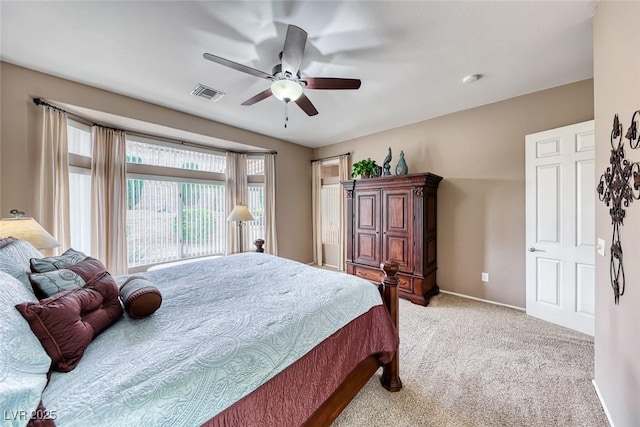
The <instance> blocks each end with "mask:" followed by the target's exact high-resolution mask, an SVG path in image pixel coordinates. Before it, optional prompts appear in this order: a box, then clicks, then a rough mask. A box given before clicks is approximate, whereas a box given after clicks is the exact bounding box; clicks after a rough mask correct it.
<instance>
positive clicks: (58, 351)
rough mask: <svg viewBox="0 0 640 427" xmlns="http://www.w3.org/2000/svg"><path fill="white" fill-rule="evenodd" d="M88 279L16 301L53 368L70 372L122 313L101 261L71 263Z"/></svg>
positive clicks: (110, 279)
mask: <svg viewBox="0 0 640 427" xmlns="http://www.w3.org/2000/svg"><path fill="white" fill-rule="evenodd" d="M72 268H73V271H74V272H75V273H77V274H78V275H79V276H81V277H82V278H83V279H84V280H85V282H86V283H87V284H86V285H85V286H84V287H82V288H80V289H73V290H69V291H65V292H61V293H59V294H56V295H54V296H52V297H49V298H46V299H43V300H41V301H38V302H25V303H22V304H18V305H16V308H17V309H18V311H20V313H21V314H22V316H23V317H24V318H25V319H26V320H27V322H29V326H30V327H31V330H32V331H33V332H34V334H35V335H36V336H37V337H38V339H39V340H40V343H41V344H42V346H43V347H44V349H45V351H46V352H47V354H48V355H49V357H51V360H52V364H51V366H52V368H53V369H55V370H58V371H62V372H69V371H71V370H73V368H75V367H76V365H77V364H78V362H80V359H81V358H82V355H83V354H84V350H85V349H86V348H87V346H88V345H89V343H91V341H92V340H93V339H94V338H95V337H96V336H97V335H98V334H100V332H102V331H103V330H105V329H106V328H107V327H108V326H109V325H111V324H112V323H113V322H115V321H116V320H118V319H119V318H120V317H121V316H122V307H121V306H120V301H119V299H118V285H116V283H115V281H114V280H113V278H112V277H111V275H110V274H109V273H108V272H107V271H106V269H105V268H104V266H103V265H102V263H100V261H98V260H96V259H93V258H87V259H86V260H84V261H81V262H80V263H78V264H75V265H73V266H69V267H68V269H70V270H71V269H72Z"/></svg>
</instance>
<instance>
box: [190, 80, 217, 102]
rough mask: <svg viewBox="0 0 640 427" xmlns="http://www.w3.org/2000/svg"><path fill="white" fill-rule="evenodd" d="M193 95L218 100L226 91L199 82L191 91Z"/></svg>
mask: <svg viewBox="0 0 640 427" xmlns="http://www.w3.org/2000/svg"><path fill="white" fill-rule="evenodd" d="M191 95H195V96H199V97H201V98H204V99H211V100H213V102H216V101H217V100H219V99H220V98H222V97H223V96H224V95H225V93H224V92H220V91H219V90H215V89H211V88H210V87H207V86H205V85H202V84H199V83H198V85H197V86H196V87H195V88H193V90H192V91H191Z"/></svg>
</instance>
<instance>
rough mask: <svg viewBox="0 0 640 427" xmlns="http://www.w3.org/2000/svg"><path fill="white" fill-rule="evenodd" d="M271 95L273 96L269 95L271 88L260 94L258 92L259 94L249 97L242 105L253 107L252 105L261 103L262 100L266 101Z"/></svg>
mask: <svg viewBox="0 0 640 427" xmlns="http://www.w3.org/2000/svg"><path fill="white" fill-rule="evenodd" d="M271 95H273V94H272V93H271V88H268V89H267V90H265V91H262V92H260V93H259V94H257V95H255V96H253V97H251V98H249V99H247V100H246V101H244V102H243V103H242V105H253V104H255V103H256V102H260V101H262V100H263V99H267V98H268V97H270V96H271Z"/></svg>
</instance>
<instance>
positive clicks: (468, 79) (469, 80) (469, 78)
mask: <svg viewBox="0 0 640 427" xmlns="http://www.w3.org/2000/svg"><path fill="white" fill-rule="evenodd" d="M481 77H482V74H469V75H468V76H467V77H465V78H464V79H462V83H464V84H469V83H473V82H475V81H476V80H478V79H480V78H481Z"/></svg>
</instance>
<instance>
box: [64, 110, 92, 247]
mask: <svg viewBox="0 0 640 427" xmlns="http://www.w3.org/2000/svg"><path fill="white" fill-rule="evenodd" d="M67 143H68V150H69V223H70V226H71V247H72V248H74V249H76V250H79V251H82V252H84V253H85V254H91V203H90V201H91V152H92V148H93V145H92V144H91V128H90V127H89V126H86V125H83V124H81V123H78V122H74V121H71V120H69V121H68V126H67Z"/></svg>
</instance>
